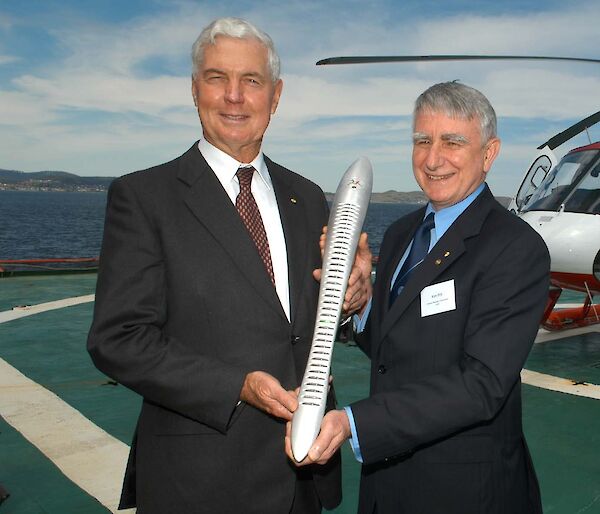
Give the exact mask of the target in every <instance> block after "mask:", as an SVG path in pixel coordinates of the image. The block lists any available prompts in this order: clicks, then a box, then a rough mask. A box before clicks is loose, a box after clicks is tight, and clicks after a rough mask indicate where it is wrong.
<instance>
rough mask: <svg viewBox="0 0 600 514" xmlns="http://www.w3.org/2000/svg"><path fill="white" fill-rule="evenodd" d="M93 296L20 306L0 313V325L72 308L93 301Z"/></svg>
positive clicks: (73, 297)
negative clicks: (34, 315)
mask: <svg viewBox="0 0 600 514" xmlns="http://www.w3.org/2000/svg"><path fill="white" fill-rule="evenodd" d="M94 297H95V295H93V294H88V295H85V296H72V297H71V298H64V299H62V300H56V301H53V302H45V303H38V304H37V305H22V306H18V307H13V308H12V309H11V310H9V311H2V312H0V323H5V322H6V321H12V320H14V319H19V318H24V317H25V316H31V315H33V314H39V313H40V312H46V311H52V310H54V309H62V308H63V307H72V306H73V305H79V304H81V303H89V302H93V301H94Z"/></svg>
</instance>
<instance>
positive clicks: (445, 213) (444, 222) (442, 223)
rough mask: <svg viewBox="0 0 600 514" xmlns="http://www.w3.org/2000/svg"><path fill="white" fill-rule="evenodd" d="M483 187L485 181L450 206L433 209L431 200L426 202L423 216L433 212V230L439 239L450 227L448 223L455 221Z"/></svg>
mask: <svg viewBox="0 0 600 514" xmlns="http://www.w3.org/2000/svg"><path fill="white" fill-rule="evenodd" d="M484 189H485V182H483V183H481V184H479V186H478V187H477V189H475V191H473V192H472V193H471V194H470V195H469V196H467V197H466V198H465V199H464V200H461V201H460V202H458V203H455V204H454V205H451V206H450V207H445V208H444V209H440V210H439V211H435V210H434V209H433V207H432V206H431V202H430V203H428V204H427V209H425V216H427V215H428V214H429V213H430V212H434V213H435V215H434V221H435V232H436V234H437V238H438V239H440V238H441V237H442V236H443V235H444V233H445V232H446V230H448V229H449V228H450V225H452V223H454V222H455V221H456V218H458V217H459V216H460V215H461V214H462V213H463V212H465V210H466V209H467V207H468V206H469V205H471V204H472V203H473V201H474V200H475V198H477V197H478V196H479V195H480V194H481V192H482V191H483V190H484Z"/></svg>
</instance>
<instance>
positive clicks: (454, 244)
mask: <svg viewBox="0 0 600 514" xmlns="http://www.w3.org/2000/svg"><path fill="white" fill-rule="evenodd" d="M494 202H495V200H494V198H493V196H492V193H491V192H490V190H489V188H488V187H487V186H486V188H485V189H484V190H483V191H482V193H481V194H480V195H479V197H477V198H476V199H475V200H474V201H473V203H472V204H471V205H470V206H469V207H468V208H467V209H466V210H465V211H464V212H463V213H462V214H461V215H460V216H459V217H458V218H457V219H456V221H455V222H454V223H453V224H452V225H451V226H450V228H449V229H448V230H447V232H446V233H445V234H444V235H443V237H442V238H441V239H440V240H439V241H438V242H437V243H436V245H435V246H434V247H433V248H432V249H431V251H430V252H429V254H427V257H426V258H425V260H424V261H423V262H422V263H421V265H420V266H419V267H418V268H417V269H416V270H415V271H414V272H413V273H412V275H411V277H410V280H409V281H408V283H407V284H406V287H405V288H404V289H403V291H402V293H401V294H400V296H398V298H397V299H396V301H395V302H394V304H393V305H392V307H391V308H390V309H389V311H387V312H386V309H385V308H384V309H383V312H384V314H383V320H382V324H381V333H380V340H383V338H384V337H385V336H386V335H387V333H388V332H389V331H390V329H391V328H392V327H393V325H394V323H395V322H396V321H397V320H398V318H400V317H401V316H402V314H403V313H404V311H405V310H406V308H407V307H408V306H409V305H410V304H411V303H412V302H413V301H414V300H415V298H416V297H417V296H419V294H420V293H421V291H422V290H423V288H425V287H427V286H429V285H431V284H432V283H434V282H435V281H436V279H437V278H438V277H439V276H440V275H441V274H442V273H444V272H445V271H446V270H447V269H448V267H450V266H451V265H452V263H453V262H455V261H456V260H457V259H458V258H459V257H460V256H461V255H462V254H463V253H464V252H465V251H466V247H465V240H466V239H468V238H470V237H473V236H476V235H477V234H479V232H480V231H481V227H482V225H483V222H484V220H485V218H486V217H487V215H488V213H489V211H490V209H491V208H492V206H493V204H494ZM412 232H414V228H413V230H412ZM412 232H410V234H412ZM408 237H410V235H409V236H408ZM409 241H410V239H409ZM407 245H408V242H406V244H405V245H404V248H406V246H407ZM400 255H402V254H400ZM397 264H398V261H396V265H397ZM394 269H395V268H394ZM392 273H393V270H392ZM388 286H389V281H388ZM386 300H387V298H386Z"/></svg>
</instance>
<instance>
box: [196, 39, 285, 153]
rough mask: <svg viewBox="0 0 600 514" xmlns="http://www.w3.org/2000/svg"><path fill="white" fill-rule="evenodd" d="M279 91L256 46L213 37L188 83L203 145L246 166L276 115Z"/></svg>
mask: <svg viewBox="0 0 600 514" xmlns="http://www.w3.org/2000/svg"><path fill="white" fill-rule="evenodd" d="M282 86H283V84H282V82H281V80H278V81H277V82H275V83H273V81H272V79H271V74H270V71H269V66H268V61H267V49H266V47H265V46H264V45H263V44H262V43H260V42H259V41H258V40H256V39H238V38H231V37H226V36H218V37H217V38H216V40H215V44H214V45H208V46H207V47H206V48H205V49H204V59H203V62H202V65H201V67H200V68H199V70H198V72H197V74H196V76H195V78H194V79H193V80H192V95H193V97H194V103H195V105H196V107H197V109H198V115H199V116H200V121H201V123H202V131H203V134H204V137H205V139H206V140H207V141H208V142H209V143H211V144H213V145H214V146H216V147H217V148H219V149H220V150H222V151H224V152H225V153H227V154H228V155H230V156H231V157H233V158H234V159H236V160H238V161H240V162H244V163H248V162H251V161H252V160H253V159H254V158H255V157H256V155H257V154H258V152H259V150H260V145H261V142H262V138H263V135H264V133H265V131H266V130H267V126H268V125H269V121H270V120H271V115H272V114H273V113H274V112H275V110H276V109H277V104H278V103H279V97H280V96H281V89H282Z"/></svg>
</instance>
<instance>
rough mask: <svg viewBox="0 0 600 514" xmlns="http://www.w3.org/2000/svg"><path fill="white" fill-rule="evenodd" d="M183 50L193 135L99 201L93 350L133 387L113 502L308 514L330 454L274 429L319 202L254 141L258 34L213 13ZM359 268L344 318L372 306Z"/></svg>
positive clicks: (261, 119)
mask: <svg viewBox="0 0 600 514" xmlns="http://www.w3.org/2000/svg"><path fill="white" fill-rule="evenodd" d="M192 58H193V64H194V71H193V75H192V95H193V98H194V103H195V105H196V106H197V109H198V113H199V116H200V120H201V123H202V128H203V138H202V139H201V140H200V141H199V142H198V143H195V144H194V145H193V146H192V147H191V148H190V149H189V150H188V151H187V152H185V153H184V154H183V155H182V156H181V157H178V158H177V159H175V160H173V161H171V162H168V163H166V164H162V165H160V166H157V167H155V168H151V169H149V170H145V171H141V172H137V173H133V174H130V175H127V176H124V177H122V178H120V179H117V180H115V181H114V182H113V184H112V185H111V188H110V191H109V196H108V207H107V213H106V224H105V231H104V240H103V244H102V252H101V257H100V272H99V275H98V285H97V294H96V305H95V311H94V321H93V325H92V328H91V330H90V334H89V339H88V349H89V352H90V354H91V356H92V359H93V361H94V363H95V364H96V365H97V367H98V368H99V369H100V370H101V371H103V372H104V373H106V374H107V375H109V376H111V377H113V378H114V379H115V380H117V381H118V382H119V383H121V384H123V385H125V386H127V387H129V388H131V389H132V390H134V391H135V392H137V393H138V394H140V395H141V396H142V397H143V405H142V411H141V414H140V417H139V420H138V424H137V429H136V434H135V437H134V441H133V444H132V450H131V454H130V458H129V463H128V468H127V472H126V477H125V482H124V489H123V494H122V498H121V507H122V508H125V507H131V506H135V505H137V507H138V511H137V512H138V514H152V513H157V514H158V513H160V514H167V513H176V514H187V513H210V514H215V513H227V514H230V513H234V512H235V513H238V512H239V513H242V512H243V513H257V514H268V513H273V514H281V513H289V512H293V513H318V512H320V511H321V506H324V507H326V508H333V507H335V506H336V505H337V504H338V503H339V502H340V498H341V491H340V458H339V455H336V456H335V457H334V458H333V459H332V461H331V462H330V463H328V464H327V465H326V466H312V467H311V468H310V469H307V470H298V469H297V468H295V466H293V465H292V464H291V463H290V462H289V460H288V459H287V457H286V455H285V452H284V434H285V421H287V420H290V419H291V416H292V413H293V411H294V410H295V409H296V407H297V401H296V397H295V395H294V394H293V392H292V391H293V390H294V389H295V388H296V387H297V386H298V385H299V383H300V380H301V378H302V374H303V372H304V367H305V364H306V360H307V356H308V352H309V348H310V343H311V337H312V331H313V326H314V318H315V314H316V303H317V297H318V282H317V281H316V280H315V278H314V277H313V270H315V269H317V268H320V265H321V264H320V262H321V257H320V251H319V236H320V233H321V229H322V227H323V225H324V224H325V223H326V222H327V211H328V209H327V204H326V201H325V197H324V195H323V192H322V191H321V190H320V189H319V188H318V187H317V186H316V185H315V184H313V183H312V182H310V181H308V180H306V179H304V178H302V177H301V176H299V175H296V174H295V173H293V172H291V171H289V170H287V169H285V168H283V167H282V166H279V165H278V164H276V163H274V162H273V161H271V160H270V159H268V158H267V157H266V156H264V155H263V153H262V151H261V143H262V138H263V134H264V132H265V130H266V129H267V126H268V124H269V121H270V117H271V115H272V114H273V113H274V112H275V110H276V108H277V104H278V101H279V98H280V95H281V90H282V82H281V80H280V78H279V58H278V56H277V54H276V52H275V49H274V47H273V43H272V41H271V39H270V38H269V36H268V35H266V34H265V33H264V32H262V31H260V30H258V29H257V28H255V27H254V26H252V25H251V24H249V23H248V22H246V21H244V20H240V19H236V18H224V19H219V20H216V21H215V22H213V23H212V24H211V25H209V26H208V27H206V29H204V31H203V32H202V33H201V34H200V36H199V37H198V40H197V41H196V43H195V44H194V47H193V50H192ZM356 278H357V275H356V273H355V275H354V278H352V279H351V282H352V284H351V286H350V287H349V288H348V292H347V295H346V303H345V308H346V310H347V311H348V312H352V311H353V310H356V309H357V308H358V307H359V306H360V307H362V304H364V302H365V301H366V296H364V287H363V286H362V285H361V283H360V281H357V280H356ZM361 295H363V296H361ZM361 298H363V299H361ZM331 407H333V398H330V408H331Z"/></svg>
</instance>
